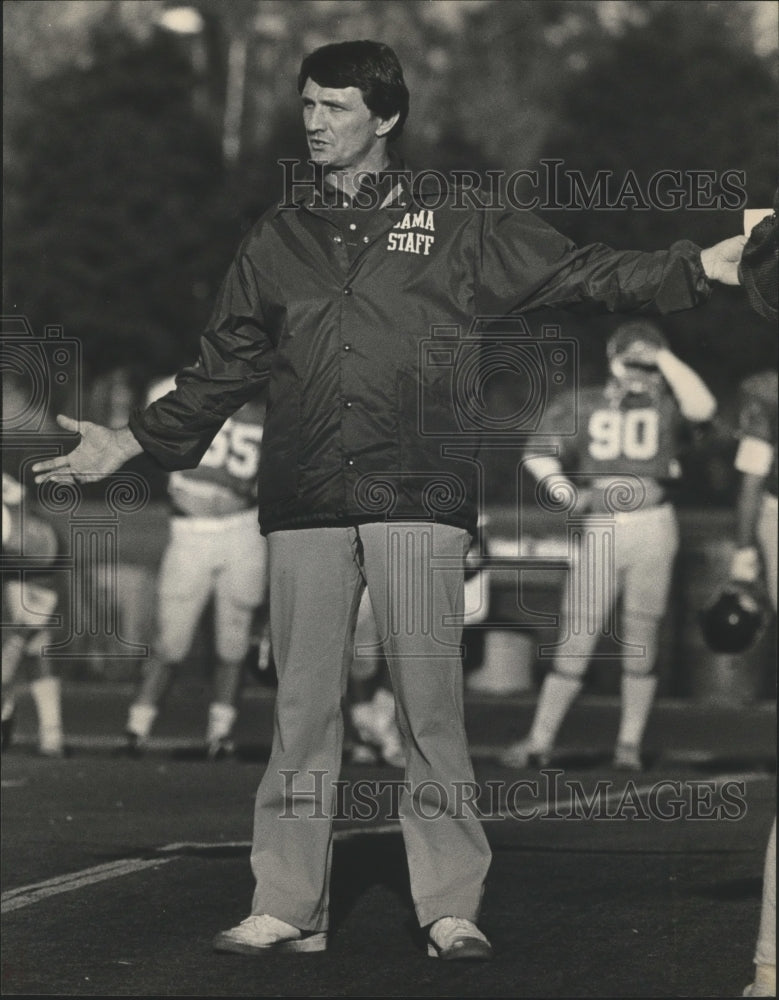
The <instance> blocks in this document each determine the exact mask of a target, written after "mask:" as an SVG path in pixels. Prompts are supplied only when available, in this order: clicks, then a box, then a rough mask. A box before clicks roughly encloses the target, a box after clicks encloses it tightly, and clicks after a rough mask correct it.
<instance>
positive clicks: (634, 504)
mask: <svg viewBox="0 0 779 1000" xmlns="http://www.w3.org/2000/svg"><path fill="white" fill-rule="evenodd" d="M607 353H608V361H609V367H610V371H611V377H610V378H609V380H608V381H607V383H606V385H605V386H604V387H600V388H595V387H592V388H584V389H580V390H579V392H578V394H577V396H576V397H575V398H571V397H568V398H567V399H563V400H562V401H561V403H560V404H559V405H561V406H563V407H567V408H568V412H570V407H571V406H575V407H577V410H576V412H577V433H576V434H575V435H574V436H573V437H571V438H565V437H563V436H558V437H556V438H555V437H554V432H555V428H556V427H559V426H561V423H560V418H559V412H560V411H559V409H558V407H556V406H553V407H551V408H550V411H549V413H548V415H547V418H546V420H545V429H546V433H547V434H550V435H551V436H552V442H551V443H552V444H553V445H554V446H555V449H556V452H557V453H556V454H555V455H549V454H547V455H540V454H536V455H532V456H531V457H530V458H529V460H528V463H527V464H528V468H529V469H530V471H531V473H532V474H533V475H534V476H535V477H536V478H537V479H538V480H539V489H542V490H543V491H545V492H544V495H545V496H547V497H550V498H553V497H555V496H557V497H558V498H559V497H561V496H570V497H574V496H575V497H576V498H577V499H576V507H575V508H574V511H575V513H576V514H577V515H578V514H580V513H581V514H583V515H584V516H583V521H582V532H581V534H580V535H579V536H578V540H579V541H578V543H574V545H573V549H572V552H571V567H570V572H569V573H568V574H567V579H566V585H565V587H564V594H563V603H562V613H561V625H562V629H561V634H562V636H563V637H564V638H563V639H561V640H560V642H558V643H557V650H556V653H555V657H554V663H553V667H552V670H551V671H550V672H549V673H548V674H547V676H546V678H545V680H544V683H543V685H542V687H541V691H540V695H539V699H538V704H537V706H536V712H535V717H534V719H533V723H532V727H531V729H530V732H529V734H528V735H527V736H526V738H524V739H522V740H521V741H519V742H517V743H514V744H512V745H510V746H509V747H508V748H507V749H506V750H505V751H504V753H503V754H502V755H501V757H500V760H501V763H503V764H504V765H505V766H508V767H526V766H528V765H531V766H545V765H546V764H548V763H549V761H550V758H551V754H552V750H553V747H554V744H555V740H556V737H557V734H558V731H559V729H560V726H561V725H562V722H563V719H564V718H565V716H566V714H567V712H568V710H569V708H570V707H571V705H572V704H573V702H574V700H575V698H576V697H577V695H578V694H579V692H580V691H581V689H582V686H583V681H584V674H585V672H586V670H587V666H588V663H589V660H590V657H591V655H592V653H593V651H594V648H595V645H596V643H597V641H598V638H599V636H600V635H601V634H603V631H604V628H605V627H607V623H608V622H611V620H612V618H611V616H612V614H613V608H614V605H615V604H616V602H617V600H618V599H621V607H622V614H621V616H620V618H619V619H618V621H619V628H618V629H617V630H616V631H617V632H618V634H619V639H620V640H621V642H622V643H623V644H624V645H623V646H622V667H623V670H622V691H621V717H620V723H619V733H618V736H617V740H616V747H615V750H614V760H613V763H614V766H615V767H618V768H620V769H625V770H633V771H639V770H641V769H642V767H643V760H642V755H641V746H642V741H643V737H644V731H645V729H646V725H647V721H648V719H649V715H650V712H651V708H652V705H653V702H654V697H655V691H656V688H657V675H656V673H655V665H656V658H657V649H658V632H659V626H660V622H661V620H662V618H663V615H664V613H665V610H666V605H667V600H668V593H669V588H670V584H671V576H672V571H673V564H674V559H675V556H676V552H677V549H678V544H679V542H678V528H677V521H676V514H675V511H674V508H673V506H672V505H671V503H670V501H669V499H668V493H667V487H668V484H669V482H670V481H671V480H673V479H675V478H678V477H679V475H680V467H679V461H678V453H679V448H680V439H679V436H680V431H681V429H682V426H683V423H684V421H689V422H693V423H703V422H706V421H709V420H711V418H712V417H713V416H714V413H715V411H716V401H715V399H714V396H713V395H712V394H711V392H710V391H709V389H708V388H707V386H706V385H705V384H704V382H703V381H702V380H701V379H700V377H699V376H698V375H697V374H696V373H695V372H694V371H693V370H692V369H691V368H690V367H689V366H688V365H686V364H685V363H684V362H683V361H681V360H680V359H679V358H678V357H676V356H675V355H674V354H673V353H672V352H671V351H670V349H669V347H668V344H667V341H666V339H665V337H664V336H663V334H662V332H661V331H660V330H659V329H658V328H657V327H656V326H655V325H654V324H653V323H650V322H648V321H644V320H632V321H629V322H627V323H624V324H623V325H621V326H620V327H618V328H617V330H616V331H615V332H614V333H613V334H612V336H611V338H610V339H609V342H608V347H607ZM563 425H564V424H563ZM542 432H543V429H542ZM534 450H538V449H537V448H536V447H535V446H534ZM569 472H570V473H571V475H572V476H573V479H569V478H568V476H567V475H566V473H569ZM628 497H631V498H634V500H632V501H631V502H628V503H627V504H625V503H620V501H624V500H625V499H626V498H628ZM615 501H616V504H615ZM615 505H616V508H617V510H616V512H614V509H615ZM620 505H621V506H622V507H623V508H625V507H626V508H627V509H623V510H620V509H619V507H620ZM582 539H583V540H582Z"/></svg>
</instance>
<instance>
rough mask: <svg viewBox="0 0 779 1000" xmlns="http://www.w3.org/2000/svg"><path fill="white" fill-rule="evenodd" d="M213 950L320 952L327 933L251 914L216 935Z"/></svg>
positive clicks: (247, 952)
mask: <svg viewBox="0 0 779 1000" xmlns="http://www.w3.org/2000/svg"><path fill="white" fill-rule="evenodd" d="M213 947H214V951H230V952H234V953H235V954H238V955H254V954H256V953H257V952H261V951H262V952H265V951H286V952H291V951H324V950H325V949H326V948H327V934H325V933H324V931H301V930H299V929H298V928H297V927H293V926H292V924H288V923H286V921H284V920H279V919H277V918H276V917H272V916H270V914H268V913H263V914H261V915H260V916H257V915H255V914H252V916H250V917H247V918H246V919H245V920H242V921H241V922H240V924H238V926H237V927H231V928H230V930H229V931H222V932H221V933H219V934H217V935H216V937H215V938H214V941H213Z"/></svg>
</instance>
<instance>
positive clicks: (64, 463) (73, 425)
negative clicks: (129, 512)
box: [32, 416, 143, 483]
mask: <svg viewBox="0 0 779 1000" xmlns="http://www.w3.org/2000/svg"><path fill="white" fill-rule="evenodd" d="M57 423H58V424H59V425H60V427H62V428H63V430H66V431H72V432H73V433H74V434H80V435H81V441H80V442H79V444H78V445H77V446H76V447H75V448H74V449H73V451H71V452H69V453H68V454H67V455H57V456H56V457H54V458H47V459H45V460H43V461H41V462H36V463H35V464H34V465H33V467H32V470H33V472H34V473H35V482H36V483H43V482H47V481H53V482H73V481H76V482H81V483H86V482H95V481H97V480H99V479H104V478H105V477H106V476H108V475H110V474H111V473H112V472H115V471H116V470H117V469H118V468H120V467H121V466H122V465H124V464H125V462H127V461H129V460H130V459H131V458H134V457H135V456H136V455H140V453H141V451H143V449H142V448H141V446H140V444H138V441H137V440H136V438H135V437H134V436H133V433H132V431H130V429H129V428H128V427H121V428H118V429H116V430H114V429H111V428H109V427H101V426H100V424H93V423H90V422H89V421H88V420H73V419H72V418H71V417H64V416H58V417H57Z"/></svg>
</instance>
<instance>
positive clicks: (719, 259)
mask: <svg viewBox="0 0 779 1000" xmlns="http://www.w3.org/2000/svg"><path fill="white" fill-rule="evenodd" d="M746 242H747V237H746V236H731V237H730V239H728V240H723V241H722V242H721V243H715V244H714V246H713V247H708V248H707V249H706V250H701V264H702V265H703V270H704V271H705V272H706V277H707V278H708V279H709V280H710V281H719V282H721V283H722V284H723V285H738V284H739V280H738V265H739V263H740V262H741V254H742V252H743V250H744V247H745V245H746Z"/></svg>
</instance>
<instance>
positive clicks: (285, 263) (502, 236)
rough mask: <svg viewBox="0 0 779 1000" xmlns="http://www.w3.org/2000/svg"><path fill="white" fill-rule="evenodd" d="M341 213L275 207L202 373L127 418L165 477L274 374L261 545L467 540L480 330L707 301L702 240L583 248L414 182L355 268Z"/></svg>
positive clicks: (196, 370)
mask: <svg viewBox="0 0 779 1000" xmlns="http://www.w3.org/2000/svg"><path fill="white" fill-rule="evenodd" d="M439 201H440V199H439ZM427 204H430V202H429V201H428V202H427ZM332 218H333V213H332V210H330V211H329V212H328V211H325V210H324V208H323V207H320V205H319V203H318V201H317V197H316V195H312V194H310V193H306V194H305V195H301V196H300V197H298V198H296V199H295V200H294V203H293V204H292V205H290V206H286V207H285V206H278V207H276V208H274V209H271V210H269V211H268V212H266V213H265V214H264V215H263V216H262V218H261V219H260V220H259V221H258V222H257V223H256V225H255V226H254V227H253V229H252V230H251V231H250V232H249V234H248V235H247V237H246V238H245V239H244V241H243V243H242V245H241V247H240V248H239V251H238V253H237V255H236V257H235V259H234V261H233V264H232V266H231V268H230V270H229V272H228V274H227V277H226V278H225V281H224V283H223V285H222V287H221V289H220V292H219V295H218V298H217V301H216V304H215V307H214V311H213V314H212V317H211V320H210V321H209V323H208V325H207V327H206V330H205V332H204V334H203V336H202V338H201V343H200V357H199V359H198V361H197V363H196V364H195V365H193V366H191V367H189V368H185V369H184V370H183V371H182V372H180V373H179V376H178V378H177V388H176V389H175V391H173V392H171V393H169V394H168V395H167V396H164V397H163V398H162V399H160V400H158V401H157V402H155V403H153V404H152V405H151V406H150V407H149V408H148V409H146V410H144V411H136V412H134V413H133V415H132V417H131V420H130V428H131V430H132V432H133V434H134V435H135V436H136V438H137V439H138V441H139V442H140V444H141V445H142V446H143V448H144V449H145V450H146V451H148V452H149V453H151V454H152V455H153V456H155V457H156V458H157V459H158V461H160V462H161V463H162V465H163V466H164V467H165V468H167V469H181V468H189V467H192V466H195V465H196V464H197V463H198V461H199V460H200V458H201V456H202V455H203V453H204V452H205V451H206V449H207V447H208V445H209V443H210V441H211V440H212V438H213V437H214V435H215V434H216V433H217V431H218V429H219V427H220V426H221V424H222V423H223V422H224V420H225V419H226V418H227V417H228V416H229V415H230V414H232V413H233V412H234V411H235V410H236V409H238V407H239V406H241V404H242V403H244V402H246V400H248V399H249V397H250V396H251V395H252V394H253V392H254V391H255V390H256V387H257V383H259V382H262V381H264V380H265V379H266V378H269V379H270V384H269V398H268V406H267V414H266V422H265V430H264V435H263V445H262V457H261V463H260V471H259V508H260V522H261V526H262V530H263V532H264V533H266V534H267V533H268V532H272V531H276V530H280V529H288V528H310V527H318V526H335V525H347V524H359V523H364V522H366V521H378V520H385V519H386V518H393V519H398V520H438V521H442V522H445V523H448V524H453V525H457V526H461V527H466V528H468V529H470V530H472V529H473V527H474V525H475V522H476V513H477V510H476V508H477V500H478V497H477V492H478V490H477V482H478V477H477V471H478V468H477V461H476V457H477V454H478V449H479V435H478V433H476V434H474V433H472V432H473V427H465V428H464V423H463V420H462V419H461V418H462V411H463V408H464V407H466V408H467V402H468V401H467V399H465V397H464V395H463V394H464V393H467V392H468V391H469V390H468V385H469V384H470V383H469V379H470V376H469V374H468V370H467V369H468V366H471V367H472V366H473V352H472V350H464V348H465V347H466V346H468V347H469V348H470V347H472V346H473V330H474V321H475V320H476V319H478V318H480V317H481V318H484V317H497V316H506V315H510V314H517V313H522V312H526V311H529V310H532V309H537V308H540V307H545V306H549V307H557V308H560V307H565V308H571V307H574V308H576V307H582V306H588V307H590V308H594V309H596V310H598V311H629V310H636V309H642V310H650V311H654V312H659V313H666V312H670V311H673V310H678V309H685V308H689V307H691V306H693V305H695V304H697V303H698V302H700V301H702V300H703V299H705V298H706V297H707V296H708V294H709V291H710V288H709V284H708V281H707V279H706V277H705V274H704V272H703V268H702V265H701V262H700V251H699V249H698V248H697V247H696V246H694V245H693V244H692V243H688V242H686V241H685V242H680V243H677V244H675V245H674V246H673V247H671V249H670V250H668V251H662V252H654V253H641V252H636V251H615V250H612V249H610V248H609V247H606V246H603V245H600V244H594V245H591V246H586V247H583V248H577V247H576V246H575V245H574V244H573V243H572V242H571V241H570V240H569V239H567V238H566V237H565V236H562V235H561V234H560V233H558V232H557V231H556V230H554V229H553V228H552V227H550V226H549V225H547V224H546V223H545V222H543V221H542V220H541V219H539V218H538V217H536V216H535V215H533V214H532V213H531V212H527V211H517V210H502V209H501V210H498V209H489V208H479V207H467V208H466V207H463V206H462V204H457V203H456V201H453V200H449V201H448V202H447V203H445V204H443V205H441V206H440V207H434V208H427V207H425V199H423V198H422V197H421V196H420V195H419V193H418V192H415V190H414V189H413V188H412V187H411V185H410V184H409V181H408V180H407V179H401V180H400V182H399V183H398V184H396V186H395V187H394V188H393V190H392V192H391V194H390V195H389V196H388V198H387V199H385V204H383V205H382V206H381V207H379V208H376V209H374V210H373V211H372V212H371V213H370V215H369V216H368V218H367V220H366V228H365V229H364V232H363V235H362V236H361V247H360V248H359V249H358V252H357V253H356V256H355V255H352V260H351V262H350V259H349V257H348V256H347V252H346V248H345V247H344V242H343V239H342V237H341V232H340V229H339V227H337V226H336V225H334V223H333V222H332ZM469 331H470V334H469ZM458 366H459V368H460V369H462V370H463V371H464V372H465V377H463V378H461V377H459V376H460V374H461V371H459V370H458ZM463 366H465V367H464V368H463ZM470 381H471V382H472V381H473V380H472V379H470ZM477 429H478V428H477Z"/></svg>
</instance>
